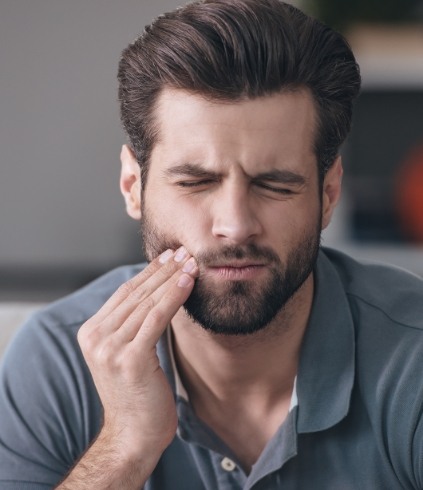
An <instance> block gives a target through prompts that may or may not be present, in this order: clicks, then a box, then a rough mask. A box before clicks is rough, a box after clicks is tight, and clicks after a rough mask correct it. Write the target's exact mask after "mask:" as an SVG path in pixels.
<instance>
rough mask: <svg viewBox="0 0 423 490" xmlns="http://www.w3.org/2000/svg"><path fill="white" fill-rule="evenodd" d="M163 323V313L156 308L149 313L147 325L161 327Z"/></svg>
mask: <svg viewBox="0 0 423 490" xmlns="http://www.w3.org/2000/svg"><path fill="white" fill-rule="evenodd" d="M164 321H165V313H164V311H163V310H162V309H161V308H159V307H158V306H157V307H156V308H154V309H152V310H151V311H150V314H149V320H148V323H150V324H151V325H161V324H162V323H163V322H164Z"/></svg>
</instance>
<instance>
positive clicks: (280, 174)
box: [164, 163, 307, 186]
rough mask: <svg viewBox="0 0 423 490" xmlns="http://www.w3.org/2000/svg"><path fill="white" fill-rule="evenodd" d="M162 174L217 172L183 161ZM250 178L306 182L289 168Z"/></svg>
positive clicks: (212, 174)
mask: <svg viewBox="0 0 423 490" xmlns="http://www.w3.org/2000/svg"><path fill="white" fill-rule="evenodd" d="M164 174H165V175H166V176H168V177H174V176H179V177H181V176H189V177H197V178H204V177H210V176H213V177H218V176H220V174H219V173H217V172H213V171H211V170H207V169H205V168H203V167H201V165H200V164H197V165H196V164H193V163H183V164H181V165H176V166H174V167H171V168H168V169H166V170H164ZM251 179H252V180H256V181H257V180H265V181H269V182H276V183H280V184H290V185H297V186H302V185H304V184H306V183H307V179H306V178H305V177H304V176H303V175H300V174H297V173H295V172H292V171H291V170H280V169H272V170H269V171H267V172H261V173H259V174H257V175H254V176H252V177H251Z"/></svg>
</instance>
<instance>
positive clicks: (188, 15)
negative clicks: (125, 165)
mask: <svg viewBox="0 0 423 490" xmlns="http://www.w3.org/2000/svg"><path fill="white" fill-rule="evenodd" d="M118 80H119V101H120V109H121V119H122V123H123V126H124V129H125V131H126V133H127V134H128V137H129V141H130V145H131V146H132V149H133V151H134V153H135V157H136V158H137V161H138V163H139V164H140V167H141V176H142V181H143V184H145V182H146V180H147V172H148V163H149V158H150V155H151V151H152V149H153V146H154V143H155V141H156V137H157V134H158V128H157V121H155V118H154V110H155V107H156V102H157V98H158V96H159V95H160V93H161V91H162V90H163V89H164V88H165V87H169V88H175V89H183V90H186V91H188V92H191V93H193V94H199V95H202V96H204V97H206V98H209V99H212V100H216V101H222V102H225V101H226V102H231V101H233V102H236V101H240V100H243V99H246V98H251V99H254V98H256V97H261V96H265V95H270V94H274V93H277V92H281V91H283V90H296V89H301V88H304V87H307V88H308V89H309V90H310V92H311V94H312V96H313V100H314V103H315V107H316V113H317V121H316V131H315V136H314V138H315V141H314V142H313V144H314V151H315V155H316V158H317V162H318V166H319V169H318V170H319V175H320V177H321V178H323V176H324V175H325V173H326V171H327V170H328V169H329V168H330V166H331V165H332V164H333V162H334V160H335V158H336V156H337V154H338V152H339V148H340V145H341V144H342V142H343V141H344V139H345V138H346V136H347V134H348V132H349V130H350V127H351V117H352V106H353V102H354V99H355V98H356V97H357V95H358V93H359V90H360V73H359V68H358V65H357V63H356V61H355V58H354V55H353V53H352V51H351V49H350V47H349V45H348V43H347V41H346V40H345V39H344V38H343V36H342V35H341V34H339V33H337V32H335V31H334V30H333V29H331V28H330V27H328V26H326V25H324V24H322V23H321V22H319V21H318V20H316V19H313V18H311V17H309V16H308V15H306V14H305V13H303V12H302V11H301V10H299V9H297V8H295V7H293V6H292V5H290V4H287V3H284V2H281V1H279V0H202V1H196V2H192V3H189V4H187V5H185V6H183V7H180V8H178V9H176V10H174V11H172V12H169V13H166V14H163V15H161V16H160V17H158V18H157V19H156V20H155V21H153V22H152V23H151V24H150V25H148V26H147V27H145V30H144V32H143V33H142V35H141V36H140V37H139V38H138V39H136V40H135V41H134V42H133V43H132V44H130V45H129V46H128V47H127V48H126V49H125V50H124V51H123V53H122V57H121V60H120V63H119V71H118Z"/></svg>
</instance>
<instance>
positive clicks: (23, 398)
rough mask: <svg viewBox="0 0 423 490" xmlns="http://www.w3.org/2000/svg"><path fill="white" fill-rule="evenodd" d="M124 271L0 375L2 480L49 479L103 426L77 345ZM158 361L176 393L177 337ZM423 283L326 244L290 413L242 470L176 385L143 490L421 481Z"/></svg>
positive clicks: (53, 309) (27, 484) (24, 333)
mask: <svg viewBox="0 0 423 490" xmlns="http://www.w3.org/2000/svg"><path fill="white" fill-rule="evenodd" d="M140 267H141V266H138V267H123V268H120V269H117V270H115V271H112V272H111V273H109V274H107V275H105V276H103V277H102V278H100V279H98V280H97V281H95V282H94V283H92V284H91V285H89V286H87V287H85V288H83V289H82V290H80V291H78V292H76V293H74V294H73V295H71V296H69V297H67V298H65V299H63V300H61V301H58V302H56V303H54V304H52V305H51V306H49V307H48V308H47V309H45V310H44V311H42V312H40V313H37V314H35V315H34V316H33V317H32V318H31V319H30V320H29V321H28V322H27V323H26V324H25V325H24V326H23V327H22V328H21V330H20V332H19V333H18V335H17V336H16V338H15V339H14V341H13V342H12V344H11V345H10V347H9V348H8V350H7V353H6V355H5V357H4V360H3V364H2V368H1V373H0V488H1V489H2V490H12V489H13V490H16V489H19V490H28V489H37V490H38V489H39V490H41V489H46V488H51V487H52V486H54V485H55V484H56V483H57V482H58V481H59V480H60V479H61V478H62V477H63V476H64V475H65V474H66V473H67V471H68V470H69V468H70V467H71V466H72V465H73V464H74V462H75V461H76V460H77V458H78V457H79V456H80V455H81V454H82V453H83V451H84V450H85V449H86V447H87V446H88V445H89V444H90V442H91V441H92V440H93V438H94V437H95V435H96V434H97V433H98V430H99V428H100V424H101V404H100V401H99V399H98V396H97V393H96V391H95V388H94V385H93V382H92V379H91V376H90V373H89V371H88V369H87V367H86V365H85V362H84V360H83V357H82V355H81V352H80V350H79V348H78V344H77V341H76V333H77V331H78V328H79V327H80V325H81V324H82V323H83V322H84V321H85V320H87V319H88V318H89V317H90V316H92V315H93V314H94V313H95V312H96V311H97V310H98V309H99V308H100V307H101V305H102V304H103V303H104V301H105V300H106V299H107V298H108V297H109V296H110V295H111V294H112V293H113V291H114V290H115V289H116V288H117V287H118V286H119V285H120V284H121V283H122V282H124V281H125V280H127V279H129V278H130V277H131V276H133V275H134V274H135V273H136V272H137V271H139V269H140ZM158 352H159V357H160V360H161V363H162V366H163V369H164V371H165V372H166V374H167V376H168V379H169V382H170V384H171V386H172V387H173V389H174V390H176V388H175V373H174V371H173V368H174V366H173V364H172V360H171V355H170V346H169V341H168V336H167V335H164V336H163V337H162V339H161V340H160V342H159V345H158ZM422 368H423V281H422V280H421V279H419V278H418V277H416V276H413V275H411V274H408V273H406V272H403V271H401V270H398V269H394V268H391V267H386V266H379V265H364V264H361V263H358V262H356V261H354V260H352V259H351V258H349V257H347V256H346V255H343V254H341V253H339V252H335V251H332V250H327V249H326V250H323V251H322V252H321V253H320V255H319V259H318V263H317V267H316V289H315V298H314V303H313V309H312V314H311V317H310V321H309V325H308V327H307V331H306V334H305V338H304V342H303V346H302V350H301V358H300V365H299V370H298V373H297V383H296V395H297V397H298V404H296V403H293V407H292V409H291V411H290V412H289V415H288V417H287V418H286V419H285V421H284V422H283V423H282V424H281V426H280V428H279V430H278V431H277V433H276V434H275V435H274V437H273V438H272V439H271V440H270V441H269V443H268V444H267V446H266V448H265V449H264V451H263V453H262V454H261V456H260V458H259V459H258V461H257V462H256V464H255V465H254V466H253V468H252V471H251V473H250V474H249V475H246V474H245V473H244V472H243V470H242V469H241V467H240V465H239V464H238V462H237V458H236V455H235V454H233V453H232V451H231V450H230V448H228V447H227V446H226V445H225V444H224V443H223V441H221V440H220V439H219V438H218V437H217V435H216V434H214V432H213V431H212V430H211V428H209V427H208V426H206V425H205V424H204V423H203V422H202V421H201V420H199V419H198V418H197V417H196V415H195V413H194V412H193V410H192V408H191V406H190V405H189V402H188V401H187V399H186V397H185V396H182V394H181V393H179V394H177V393H176V391H175V399H176V403H177V410H178V414H179V428H178V433H177V435H176V437H175V438H174V440H173V442H172V443H171V445H170V446H169V447H168V448H167V449H166V451H165V452H164V453H163V455H162V457H161V459H160V461H159V463H158V465H157V467H156V469H155V471H154V472H153V474H152V475H151V477H150V479H149V480H148V483H147V484H146V486H145V488H146V490H168V489H172V490H179V489H181V490H190V489H193V490H194V489H195V490H203V489H207V490H223V489H225V490H229V489H231V490H232V489H255V490H259V489H260V490H261V489H279V488H280V489H284V490H294V489H295V490H297V489H299V490H310V489H312V490H332V489H333V490H349V489H354V490H356V489H360V490H361V489H369V490H378V489H381V490H390V489H398V490H399V489H401V490H404V489H423V414H422V409H423V376H422V373H423V369H422Z"/></svg>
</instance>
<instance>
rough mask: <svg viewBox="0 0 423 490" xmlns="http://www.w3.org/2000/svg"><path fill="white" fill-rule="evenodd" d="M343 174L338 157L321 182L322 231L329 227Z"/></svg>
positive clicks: (338, 196)
mask: <svg viewBox="0 0 423 490" xmlns="http://www.w3.org/2000/svg"><path fill="white" fill-rule="evenodd" d="M343 172H344V171H343V168H342V159H341V157H340V156H338V157H337V158H336V160H335V162H334V163H333V165H332V166H331V168H330V169H329V170H328V171H327V173H326V175H325V178H324V180H323V196H322V229H325V228H326V227H327V226H328V225H329V223H330V220H331V218H332V214H333V211H334V209H335V207H336V205H337V203H338V201H339V198H340V197H341V184H342V174H343Z"/></svg>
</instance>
